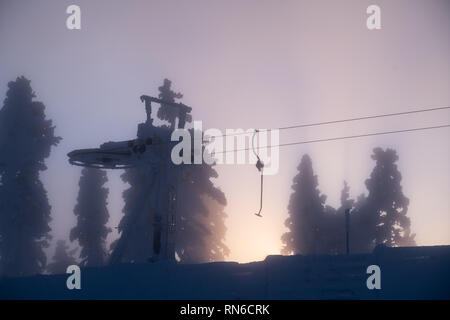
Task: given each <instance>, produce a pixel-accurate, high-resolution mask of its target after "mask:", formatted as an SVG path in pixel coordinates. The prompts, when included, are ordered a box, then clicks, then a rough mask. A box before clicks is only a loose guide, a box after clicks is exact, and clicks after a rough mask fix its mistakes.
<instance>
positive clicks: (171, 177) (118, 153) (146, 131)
mask: <svg viewBox="0 0 450 320" xmlns="http://www.w3.org/2000/svg"><path fill="white" fill-rule="evenodd" d="M141 101H142V102H145V109H146V112H147V120H146V122H145V123H141V124H139V125H138V134H137V136H138V137H137V139H134V140H128V141H119V142H106V143H104V144H102V145H101V146H100V148H96V149H80V150H74V151H72V152H70V153H68V157H69V163H70V164H73V165H77V166H82V167H89V168H98V169H128V168H140V169H141V170H140V171H139V173H140V174H142V175H143V180H144V181H145V184H144V186H143V191H142V192H141V194H139V196H138V199H137V201H136V202H135V203H133V207H132V211H131V213H130V214H129V215H128V216H126V217H125V218H124V219H125V220H124V225H123V226H122V228H121V229H122V232H121V236H120V238H119V240H118V242H117V244H116V246H115V248H114V250H113V252H112V253H111V256H110V259H109V263H110V264H114V263H119V262H121V260H122V258H123V256H124V254H125V251H126V249H127V247H128V243H129V238H130V236H131V235H132V232H133V228H134V226H137V225H138V224H140V223H142V222H143V221H148V220H149V219H151V217H153V221H152V224H151V226H152V228H153V248H152V252H151V253H150V252H149V254H151V260H152V261H159V260H164V261H167V260H169V261H174V260H175V229H176V211H177V196H178V182H179V177H180V170H181V168H182V165H175V164H173V162H172V161H171V158H170V154H171V149H172V145H173V144H174V143H177V142H176V141H174V142H172V141H171V139H170V137H171V134H172V130H171V129H169V128H168V127H165V126H162V127H155V126H153V119H152V118H151V103H152V102H154V103H158V104H161V105H165V106H170V107H172V108H175V109H176V110H177V116H178V126H177V127H178V128H181V129H182V128H184V126H185V123H186V121H187V122H190V121H191V116H190V114H189V113H190V112H191V111H192V108H190V107H188V106H186V105H184V104H181V103H174V102H167V101H163V100H160V99H157V98H154V97H150V96H145V95H143V96H141Z"/></svg>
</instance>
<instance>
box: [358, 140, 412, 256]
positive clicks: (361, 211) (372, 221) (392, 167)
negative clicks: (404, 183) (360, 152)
mask: <svg viewBox="0 0 450 320" xmlns="http://www.w3.org/2000/svg"><path fill="white" fill-rule="evenodd" d="M372 159H373V160H375V161H376V165H375V167H374V169H373V171H372V173H371V175H370V178H369V179H367V180H366V187H367V190H368V191H369V194H368V196H367V198H364V197H361V199H360V202H361V203H358V209H357V210H355V211H356V212H355V215H352V218H353V217H354V216H355V217H354V218H355V220H356V221H355V222H357V223H358V224H357V225H355V226H354V228H358V229H359V230H360V232H359V233H360V234H361V237H362V238H361V239H357V240H359V241H360V242H361V243H362V244H363V246H360V245H359V246H360V247H361V248H360V249H361V250H363V251H371V250H372V249H373V248H374V246H375V245H377V244H384V245H386V246H409V245H415V241H414V237H415V235H414V234H411V231H410V225H411V222H410V219H409V218H408V217H407V216H406V214H407V212H408V205H409V199H408V198H407V197H405V195H404V194H403V191H402V187H401V184H400V183H401V179H402V176H401V174H400V171H399V170H398V168H397V164H396V162H397V160H398V156H397V153H396V151H395V150H393V149H386V150H383V149H381V148H375V149H374V150H373V155H372ZM356 215H357V216H356Z"/></svg>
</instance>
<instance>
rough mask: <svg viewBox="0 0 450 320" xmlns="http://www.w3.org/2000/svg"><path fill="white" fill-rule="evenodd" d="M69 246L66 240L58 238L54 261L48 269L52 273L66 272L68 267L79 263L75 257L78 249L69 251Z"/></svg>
mask: <svg viewBox="0 0 450 320" xmlns="http://www.w3.org/2000/svg"><path fill="white" fill-rule="evenodd" d="M68 249H69V246H67V245H66V242H65V241H64V240H58V241H57V242H56V248H55V255H54V256H53V261H52V263H50V264H49V265H48V266H47V271H48V272H49V273H51V274H62V273H66V270H67V267H68V266H70V265H74V264H77V261H76V260H75V258H74V257H73V254H74V253H75V251H76V250H77V249H73V250H70V251H68Z"/></svg>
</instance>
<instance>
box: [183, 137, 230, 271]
mask: <svg viewBox="0 0 450 320" xmlns="http://www.w3.org/2000/svg"><path fill="white" fill-rule="evenodd" d="M191 136H192V137H193V136H194V135H193V132H191ZM217 176H218V175H217V172H216V171H215V170H214V168H213V166H212V165H208V164H206V163H203V164H191V165H187V166H185V167H184V168H183V178H182V179H181V182H180V186H179V197H178V200H179V201H180V202H179V205H178V212H177V233H176V246H175V250H176V253H177V255H178V257H179V258H180V262H183V263H202V262H212V261H217V260H223V259H224V258H225V256H227V255H228V254H229V249H228V248H227V246H226V245H225V243H224V238H225V233H226V228H225V218H226V214H225V212H224V211H223V208H224V207H225V206H226V203H227V202H226V198H225V194H224V193H223V192H222V191H221V190H220V189H218V188H217V187H215V186H214V184H213V183H212V181H211V179H212V178H217Z"/></svg>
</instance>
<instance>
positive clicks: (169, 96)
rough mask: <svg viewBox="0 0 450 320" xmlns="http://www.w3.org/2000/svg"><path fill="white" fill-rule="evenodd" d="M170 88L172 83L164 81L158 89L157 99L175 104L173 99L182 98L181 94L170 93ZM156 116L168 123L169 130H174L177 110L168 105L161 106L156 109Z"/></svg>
mask: <svg viewBox="0 0 450 320" xmlns="http://www.w3.org/2000/svg"><path fill="white" fill-rule="evenodd" d="M171 86H172V82H171V81H170V80H168V79H164V83H163V85H162V86H161V87H159V88H158V90H159V98H160V99H161V100H164V101H167V102H175V99H181V98H183V95H182V94H181V93H176V92H174V91H172V89H171ZM157 116H158V118H160V119H161V120H166V121H168V122H169V123H170V128H171V129H174V128H175V118H176V117H177V116H178V110H177V109H176V108H173V107H171V106H169V105H166V104H162V105H161V107H160V108H159V109H158V113H157Z"/></svg>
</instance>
